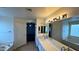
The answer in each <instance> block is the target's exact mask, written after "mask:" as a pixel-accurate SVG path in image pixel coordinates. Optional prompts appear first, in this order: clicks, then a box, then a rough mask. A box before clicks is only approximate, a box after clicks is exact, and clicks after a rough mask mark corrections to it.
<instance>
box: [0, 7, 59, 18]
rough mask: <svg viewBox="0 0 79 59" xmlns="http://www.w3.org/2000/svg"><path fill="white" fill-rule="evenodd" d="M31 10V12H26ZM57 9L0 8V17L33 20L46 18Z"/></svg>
mask: <svg viewBox="0 0 79 59" xmlns="http://www.w3.org/2000/svg"><path fill="white" fill-rule="evenodd" d="M27 9H31V11H29V10H27ZM58 9H59V7H1V8H0V15H2V16H15V17H25V18H27V19H29V18H30V19H35V18H36V17H43V18H45V17H47V16H49V15H50V14H52V13H54V12H55V11H56V10H58Z"/></svg>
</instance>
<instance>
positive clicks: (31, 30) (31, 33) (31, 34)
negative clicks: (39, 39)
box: [27, 23, 35, 42]
mask: <svg viewBox="0 0 79 59" xmlns="http://www.w3.org/2000/svg"><path fill="white" fill-rule="evenodd" d="M29 41H35V23H27V42H29Z"/></svg>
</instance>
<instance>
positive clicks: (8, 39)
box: [0, 16, 14, 44]
mask: <svg viewBox="0 0 79 59" xmlns="http://www.w3.org/2000/svg"><path fill="white" fill-rule="evenodd" d="M13 29H14V28H13V17H7V16H0V43H5V44H10V43H13V41H14V33H13Z"/></svg>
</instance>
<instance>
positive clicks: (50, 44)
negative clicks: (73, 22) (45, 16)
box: [37, 36, 74, 51]
mask: <svg viewBox="0 0 79 59" xmlns="http://www.w3.org/2000/svg"><path fill="white" fill-rule="evenodd" d="M37 38H38V40H39V42H40V43H41V45H42V46H43V48H44V50H45V51H60V50H61V47H63V46H64V47H65V48H66V49H67V48H68V46H66V45H64V44H62V43H60V42H58V41H56V40H55V39H51V38H46V37H45V36H39V37H37ZM70 49H71V50H72V51H74V50H73V49H72V48H70Z"/></svg>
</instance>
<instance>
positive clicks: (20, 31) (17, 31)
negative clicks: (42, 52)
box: [13, 17, 35, 49]
mask: <svg viewBox="0 0 79 59" xmlns="http://www.w3.org/2000/svg"><path fill="white" fill-rule="evenodd" d="M28 22H35V20H27V19H26V18H20V17H17V18H16V17H15V18H14V47H13V49H16V48H17V47H20V46H21V45H24V44H27V39H26V38H27V36H26V31H27V29H26V23H28Z"/></svg>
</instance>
